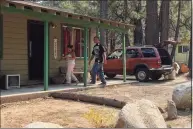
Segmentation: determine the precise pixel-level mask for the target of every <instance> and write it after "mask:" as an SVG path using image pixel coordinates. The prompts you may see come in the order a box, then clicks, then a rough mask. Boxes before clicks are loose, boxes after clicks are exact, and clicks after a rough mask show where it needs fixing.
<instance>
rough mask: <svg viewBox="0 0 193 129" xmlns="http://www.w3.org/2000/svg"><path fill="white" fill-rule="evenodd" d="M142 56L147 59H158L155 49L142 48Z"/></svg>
mask: <svg viewBox="0 0 193 129" xmlns="http://www.w3.org/2000/svg"><path fill="white" fill-rule="evenodd" d="M141 51H142V54H143V56H144V57H146V58H151V57H156V53H155V51H154V49H153V48H141Z"/></svg>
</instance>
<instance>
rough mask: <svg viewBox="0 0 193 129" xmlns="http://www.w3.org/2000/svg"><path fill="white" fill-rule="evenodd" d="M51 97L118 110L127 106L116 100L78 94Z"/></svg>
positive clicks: (62, 94) (58, 94) (53, 95)
mask: <svg viewBox="0 0 193 129" xmlns="http://www.w3.org/2000/svg"><path fill="white" fill-rule="evenodd" d="M50 96H51V97H54V98H60V99H68V100H75V101H82V102H89V103H94V104H99V105H106V106H111V107H116V108H122V107H123V106H125V104H126V102H124V101H119V100H116V99H110V98H104V97H97V96H91V95H84V94H77V93H52V94H50Z"/></svg>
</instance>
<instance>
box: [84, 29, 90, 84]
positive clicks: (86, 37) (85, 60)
mask: <svg viewBox="0 0 193 129" xmlns="http://www.w3.org/2000/svg"><path fill="white" fill-rule="evenodd" d="M88 32H89V30H88V28H85V29H84V86H85V87H86V86H87V74H88V58H87V54H88V53H87V44H88Z"/></svg>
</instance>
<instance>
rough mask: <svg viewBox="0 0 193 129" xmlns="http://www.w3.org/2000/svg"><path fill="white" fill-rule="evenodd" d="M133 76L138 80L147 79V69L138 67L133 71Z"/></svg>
mask: <svg viewBox="0 0 193 129" xmlns="http://www.w3.org/2000/svg"><path fill="white" fill-rule="evenodd" d="M135 77H136V79H137V80H138V81H140V82H146V81H148V80H149V71H148V69H147V68H139V69H137V71H136V73H135Z"/></svg>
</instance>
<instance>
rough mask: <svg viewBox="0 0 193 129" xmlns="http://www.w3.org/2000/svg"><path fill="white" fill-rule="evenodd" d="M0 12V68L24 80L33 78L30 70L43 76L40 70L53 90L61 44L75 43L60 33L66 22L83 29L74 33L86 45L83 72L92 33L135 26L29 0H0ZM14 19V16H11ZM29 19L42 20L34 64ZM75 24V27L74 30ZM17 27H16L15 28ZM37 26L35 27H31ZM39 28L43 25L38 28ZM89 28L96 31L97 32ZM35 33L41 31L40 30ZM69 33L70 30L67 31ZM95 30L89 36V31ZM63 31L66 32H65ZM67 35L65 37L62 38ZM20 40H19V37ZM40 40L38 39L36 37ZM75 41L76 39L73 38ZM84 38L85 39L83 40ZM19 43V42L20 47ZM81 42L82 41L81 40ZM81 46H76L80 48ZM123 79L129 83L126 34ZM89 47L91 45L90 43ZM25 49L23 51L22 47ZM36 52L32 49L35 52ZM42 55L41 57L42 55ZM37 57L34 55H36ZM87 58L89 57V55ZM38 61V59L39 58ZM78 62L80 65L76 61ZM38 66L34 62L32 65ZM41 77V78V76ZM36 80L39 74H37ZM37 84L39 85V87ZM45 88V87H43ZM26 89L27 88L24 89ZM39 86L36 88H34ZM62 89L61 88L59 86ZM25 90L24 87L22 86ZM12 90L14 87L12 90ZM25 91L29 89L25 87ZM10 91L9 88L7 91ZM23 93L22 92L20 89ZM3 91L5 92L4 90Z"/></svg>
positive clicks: (61, 52) (85, 83)
mask: <svg viewBox="0 0 193 129" xmlns="http://www.w3.org/2000/svg"><path fill="white" fill-rule="evenodd" d="M0 4H1V6H0V12H1V19H0V20H1V21H2V22H1V24H0V25H1V26H2V27H1V30H0V31H1V32H3V33H0V39H2V40H1V41H2V42H0V45H1V46H3V47H1V48H3V49H0V61H1V62H0V64H1V67H0V70H1V71H2V74H3V75H7V74H20V75H21V80H22V82H27V81H29V80H31V77H30V73H32V72H36V74H34V75H40V74H39V73H37V72H39V71H41V76H40V78H41V79H42V81H44V86H43V88H44V90H45V91H46V90H49V88H51V89H50V90H52V85H49V78H50V77H51V76H53V75H56V74H57V72H58V67H59V66H61V64H63V63H64V62H62V61H59V59H60V58H61V56H62V54H64V52H65V49H66V48H65V49H64V46H62V41H63V42H65V45H68V44H72V41H71V42H70V43H69V42H68V41H69V40H73V38H72V37H75V36H71V38H69V40H66V39H65V40H64V39H62V37H60V36H61V29H62V28H60V27H61V26H62V27H63V28H65V27H66V26H64V25H67V26H68V25H71V26H68V27H66V28H71V29H72V30H76V29H77V28H78V30H80V29H81V30H82V32H81V33H77V32H78V31H75V35H82V34H83V36H82V38H83V39H84V40H83V43H82V45H83V46H84V47H83V48H82V50H81V51H80V52H79V51H78V53H81V57H80V58H79V59H78V61H81V65H82V67H83V72H84V73H88V58H89V55H90V50H89V49H87V47H85V46H89V45H90V41H89V39H92V36H94V35H97V34H98V32H97V31H98V30H99V29H101V28H103V29H108V30H111V31H119V32H121V33H123V34H124V33H126V32H127V31H128V30H129V29H130V28H133V26H132V25H128V24H124V23H117V22H113V21H108V20H104V19H98V18H93V17H88V16H81V15H77V14H70V13H67V12H63V11H62V10H57V9H53V8H47V7H42V6H37V5H35V4H29V3H28V2H22V1H9V0H3V1H1V2H0ZM12 18H13V19H12ZM28 20H35V22H36V21H39V22H41V35H42V36H41V37H42V39H41V41H40V40H39V42H41V47H36V48H34V52H35V50H36V52H37V48H41V50H40V52H42V53H40V54H37V55H38V56H36V57H37V58H36V59H33V61H31V62H33V63H31V62H30V60H31V58H32V57H33V56H31V55H32V54H31V48H32V47H31V46H35V45H31V44H33V43H36V44H38V41H34V42H32V41H30V40H28V38H27V37H29V36H27V26H28ZM73 27H76V28H74V29H73ZM12 28H15V29H12ZM31 28H34V27H31ZM37 28H40V27H37ZM21 29H22V32H20V33H19V34H18V33H17V31H18V30H21ZM90 30H97V31H96V32H94V31H91V32H90ZM34 32H39V31H38V30H36V31H34ZM66 33H67V32H66ZM91 33H94V35H92V36H91V37H90V38H89V34H91ZM62 34H63V33H62ZM80 37H81V36H78V38H80ZM63 38H64V37H63ZM16 39H18V40H16ZM34 39H38V38H34ZM73 41H74V40H73ZM81 41H82V40H81ZM16 44H19V46H17V45H16ZM79 44H80V43H79ZM79 47H80V46H78V45H77V48H79ZM122 47H123V53H124V56H123V57H124V58H123V65H124V68H123V73H124V76H123V80H122V81H124V82H126V61H125V59H126V56H125V54H126V51H125V37H124V36H123V44H122ZM90 48H92V47H91V46H90ZM21 49H22V50H21ZM32 53H33V51H32ZM40 56H41V58H40ZM34 57H35V56H34ZM87 57H88V58H87ZM37 59H38V60H39V61H38V60H37ZM37 62H41V64H40V65H37V66H41V68H40V67H39V69H37V66H36V67H33V68H35V69H32V68H31V69H30V64H31V65H32V64H36V63H37ZM77 65H79V64H77ZM33 66H35V65H33ZM38 78H39V77H38ZM36 79H37V77H36ZM83 84H84V86H85V87H86V86H87V74H84V83H83ZM37 87H38V86H37ZM41 87H42V86H41ZM24 89H25V88H24ZM35 89H36V88H35ZM59 89H60V88H59ZM22 90H23V88H22ZM39 90H40V91H41V90H42V89H41V88H40V89H38V88H37V89H36V90H35V91H39ZM10 91H11V90H10ZM24 91H26V90H24ZM6 92H7V93H8V92H9V91H6ZM18 93H20V92H18ZM2 94H3V93H2Z"/></svg>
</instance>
